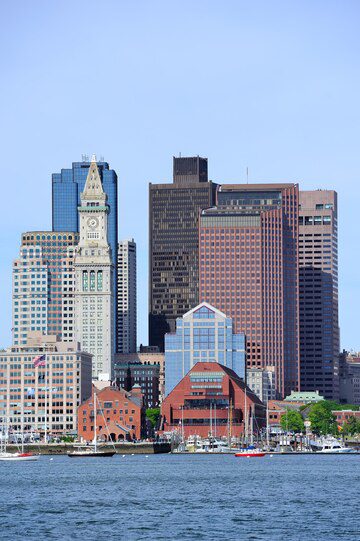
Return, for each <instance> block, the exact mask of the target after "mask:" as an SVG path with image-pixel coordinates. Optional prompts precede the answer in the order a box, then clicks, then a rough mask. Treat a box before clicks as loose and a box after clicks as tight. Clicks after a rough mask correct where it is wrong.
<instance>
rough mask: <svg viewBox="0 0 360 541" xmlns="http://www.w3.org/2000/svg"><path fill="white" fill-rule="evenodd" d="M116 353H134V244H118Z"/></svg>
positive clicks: (123, 242)
mask: <svg viewBox="0 0 360 541" xmlns="http://www.w3.org/2000/svg"><path fill="white" fill-rule="evenodd" d="M117 306H118V308H117V331H118V332H117V341H118V345H117V352H118V353H136V243H135V242H134V239H130V240H123V241H120V242H119V244H118V277H117Z"/></svg>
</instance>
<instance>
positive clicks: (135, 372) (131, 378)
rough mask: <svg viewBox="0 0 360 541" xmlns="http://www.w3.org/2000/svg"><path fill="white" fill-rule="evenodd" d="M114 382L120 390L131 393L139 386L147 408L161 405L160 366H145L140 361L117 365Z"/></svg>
mask: <svg viewBox="0 0 360 541" xmlns="http://www.w3.org/2000/svg"><path fill="white" fill-rule="evenodd" d="M114 374H115V376H114V381H115V385H116V386H117V387H118V388H122V389H125V391H131V389H132V388H133V387H135V385H138V386H139V387H140V389H141V392H142V395H143V404H144V407H145V408H155V407H157V406H159V404H160V384H159V381H160V367H159V365H158V364H143V363H141V362H140V361H126V362H122V363H116V364H115V367H114Z"/></svg>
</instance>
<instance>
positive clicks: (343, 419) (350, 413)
mask: <svg viewBox="0 0 360 541" xmlns="http://www.w3.org/2000/svg"><path fill="white" fill-rule="evenodd" d="M331 413H332V414H333V415H335V418H336V422H337V424H338V426H339V427H342V426H343V425H344V424H345V423H348V422H349V421H350V418H351V417H355V419H357V420H358V421H360V411H354V410H332V412H331Z"/></svg>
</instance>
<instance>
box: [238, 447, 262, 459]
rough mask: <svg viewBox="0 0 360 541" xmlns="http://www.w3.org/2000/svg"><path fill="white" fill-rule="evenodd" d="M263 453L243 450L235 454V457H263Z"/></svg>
mask: <svg viewBox="0 0 360 541" xmlns="http://www.w3.org/2000/svg"><path fill="white" fill-rule="evenodd" d="M265 455H266V453H265V452H264V451H259V450H258V449H243V450H242V451H240V452H239V453H235V456H242V457H245V458H255V457H262V456H265Z"/></svg>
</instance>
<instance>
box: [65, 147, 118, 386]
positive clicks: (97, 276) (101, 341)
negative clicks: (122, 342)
mask: <svg viewBox="0 0 360 541" xmlns="http://www.w3.org/2000/svg"><path fill="white" fill-rule="evenodd" d="M108 212H109V209H108V205H107V195H106V193H105V192H104V190H103V187H102V183H101V178H100V175H99V171H98V168H97V163H96V158H95V157H93V158H92V161H91V166H90V169H89V170H88V177H87V179H86V183H85V187H84V191H83V192H82V194H81V206H80V207H79V214H80V220H79V229H80V239H79V244H78V246H77V247H76V252H75V258H74V272H75V338H76V340H77V341H78V342H80V343H81V346H82V348H83V349H84V350H86V351H89V352H90V353H92V355H93V378H94V379H106V380H109V379H110V378H111V377H112V375H113V356H114V353H115V317H114V302H115V298H114V297H115V281H114V266H113V263H112V258H111V247H110V245H109V243H108V236H107V234H108V222H107V218H108Z"/></svg>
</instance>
